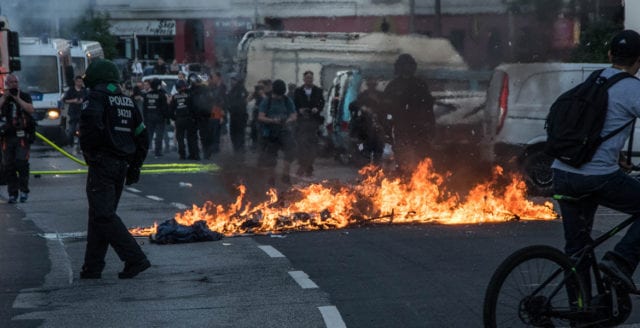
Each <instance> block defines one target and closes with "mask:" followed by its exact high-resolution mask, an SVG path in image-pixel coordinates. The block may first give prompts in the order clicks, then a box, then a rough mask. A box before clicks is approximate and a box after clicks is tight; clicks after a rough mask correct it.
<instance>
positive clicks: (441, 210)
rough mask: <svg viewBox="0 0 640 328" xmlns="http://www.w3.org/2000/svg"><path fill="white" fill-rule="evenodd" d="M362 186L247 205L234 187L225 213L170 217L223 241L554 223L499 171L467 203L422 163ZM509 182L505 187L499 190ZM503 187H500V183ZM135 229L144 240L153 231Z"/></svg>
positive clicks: (547, 207) (305, 191)
mask: <svg viewBox="0 0 640 328" xmlns="http://www.w3.org/2000/svg"><path fill="white" fill-rule="evenodd" d="M358 173H359V175H360V178H361V179H360V182H359V183H357V184H355V185H341V184H338V183H333V184H332V183H328V182H326V181H325V182H324V183H322V184H320V183H314V184H310V185H308V186H294V187H292V188H291V189H290V190H289V191H288V192H287V193H286V194H284V195H278V193H277V191H276V190H274V189H270V190H269V191H268V192H267V194H268V196H269V200H268V201H265V202H262V203H258V204H252V203H251V202H249V201H245V194H246V187H245V186H244V185H240V186H239V187H238V192H239V195H238V197H237V198H236V201H235V202H234V203H232V204H229V205H227V206H223V205H220V204H215V203H214V202H212V201H207V202H206V203H205V204H204V205H202V206H200V207H199V206H196V205H193V207H192V208H191V209H190V210H186V211H184V212H182V213H177V214H176V215H175V220H176V221H177V223H179V224H183V225H191V224H193V223H194V222H196V221H199V220H205V222H206V223H207V225H208V227H209V228H210V229H211V230H213V231H217V232H219V233H222V234H224V235H226V236H232V235H239V234H245V233H278V232H285V231H293V230H298V231H299V230H304V231H309V230H320V229H340V228H345V227H349V226H356V225H362V224H367V223H383V222H384V223H398V224H402V223H405V224H406V223H412V224H415V223H437V224H468V223H482V222H505V221H509V220H514V219H516V220H553V219H556V218H557V214H556V213H555V212H554V210H553V204H552V203H551V202H545V203H544V204H542V205H539V204H534V203H533V202H531V201H529V200H528V199H527V197H526V184H525V182H524V181H523V180H522V178H521V177H520V176H518V175H513V174H512V175H509V176H508V177H506V176H505V174H504V170H503V169H502V167H500V166H496V167H495V168H494V171H493V177H492V179H491V180H490V181H488V182H484V183H480V184H478V185H476V186H475V187H474V188H472V189H471V190H470V191H469V192H468V194H467V195H466V196H465V197H460V196H459V195H458V194H456V193H450V192H448V191H447V190H446V188H445V187H444V184H445V182H446V178H447V176H448V175H441V174H438V173H436V172H435V170H434V168H433V165H432V162H431V160H430V159H428V158H427V159H425V160H423V161H422V162H421V163H420V164H419V166H418V167H417V169H416V170H415V172H414V173H413V175H412V176H411V178H410V179H409V180H408V181H405V180H403V179H401V178H392V177H387V176H386V175H385V173H384V171H383V170H382V169H380V168H378V167H375V166H372V165H369V166H366V167H364V168H362V169H361V170H360V171H359V172H358ZM504 181H506V186H504V187H501V185H504V184H505V183H504ZM501 182H502V183H501ZM156 226H157V225H154V227H149V228H133V229H131V230H130V231H131V232H132V234H134V235H138V236H145V235H149V234H151V233H153V232H155V227H156Z"/></svg>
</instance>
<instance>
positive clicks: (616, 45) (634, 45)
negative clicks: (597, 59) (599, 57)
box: [610, 30, 640, 58]
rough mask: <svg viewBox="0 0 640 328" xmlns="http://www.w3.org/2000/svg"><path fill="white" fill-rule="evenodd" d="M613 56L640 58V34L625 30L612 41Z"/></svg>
mask: <svg viewBox="0 0 640 328" xmlns="http://www.w3.org/2000/svg"><path fill="white" fill-rule="evenodd" d="M610 50H611V55H612V56H614V57H620V58H637V57H640V34H638V32H636V31H633V30H624V31H622V32H620V33H618V34H617V35H616V36H614V37H613V39H612V40H611V48H610Z"/></svg>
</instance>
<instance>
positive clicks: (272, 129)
mask: <svg viewBox="0 0 640 328" xmlns="http://www.w3.org/2000/svg"><path fill="white" fill-rule="evenodd" d="M286 92H287V86H286V85H285V83H284V81H282V80H275V81H274V82H273V93H272V94H271V95H269V96H267V98H266V99H264V100H263V101H262V102H260V110H259V114H258V121H260V123H261V130H262V131H261V133H262V149H261V152H260V155H259V156H258V167H260V168H264V169H266V170H267V171H268V172H266V173H265V175H266V176H267V177H268V184H269V185H270V186H274V185H275V171H274V170H275V167H276V165H277V161H278V152H279V151H282V152H283V153H284V164H283V166H282V182H284V183H285V184H290V183H291V178H290V176H289V173H290V171H291V161H293V159H294V156H295V153H294V151H295V141H294V140H293V135H292V132H291V128H290V127H289V126H290V124H292V123H293V122H295V120H296V116H297V114H296V109H295V105H294V104H293V101H291V99H289V98H288V97H287V96H285V93H286Z"/></svg>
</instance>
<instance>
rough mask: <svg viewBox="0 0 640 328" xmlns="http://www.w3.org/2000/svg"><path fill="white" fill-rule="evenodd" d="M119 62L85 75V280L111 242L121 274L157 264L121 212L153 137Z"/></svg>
mask: <svg viewBox="0 0 640 328" xmlns="http://www.w3.org/2000/svg"><path fill="white" fill-rule="evenodd" d="M119 81H120V74H119V71H118V68H117V66H116V65H115V64H114V63H113V62H111V61H108V60H104V59H99V60H96V61H94V62H92V63H91V64H90V65H89V67H87V71H86V74H85V77H84V82H85V85H86V86H87V87H88V88H89V89H90V93H89V96H88V97H87V99H86V100H85V102H84V103H83V106H82V110H81V114H80V146H81V147H82V154H83V155H84V158H85V160H86V162H87V164H88V165H89V173H88V175H87V186H86V191H87V199H88V201H89V222H88V228H87V246H86V251H85V257H84V265H83V266H82V271H81V272H80V278H81V279H98V278H100V277H101V274H102V270H103V269H104V266H105V262H104V258H105V255H106V253H107V249H108V247H109V245H111V247H113V249H114V250H115V252H116V254H117V255H118V257H119V258H120V260H122V261H123V262H124V270H123V271H122V272H120V273H119V274H118V277H119V278H121V279H126V278H133V277H135V276H136V275H137V274H139V273H140V272H142V271H144V270H146V269H148V268H149V267H150V266H151V264H150V263H149V260H147V257H146V256H145V254H144V253H143V252H142V250H141V249H140V246H138V243H136V241H135V239H134V238H133V236H131V234H130V233H129V231H128V230H127V227H126V226H125V225H124V224H123V223H122V220H120V217H118V215H117V214H116V209H117V207H118V201H119V200H120V196H121V195H122V189H123V188H124V185H125V184H126V185H130V184H132V183H136V182H138V179H139V177H140V167H141V166H142V163H143V162H144V159H145V158H146V156H147V151H148V149H149V136H148V133H147V130H146V128H145V126H144V123H143V120H142V116H141V114H140V111H139V110H138V109H137V108H136V105H135V102H134V100H133V99H132V98H131V97H129V96H126V95H124V94H123V93H122V90H121V89H120V86H119V84H118V83H119Z"/></svg>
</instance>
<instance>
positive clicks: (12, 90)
mask: <svg viewBox="0 0 640 328" xmlns="http://www.w3.org/2000/svg"><path fill="white" fill-rule="evenodd" d="M9 93H10V94H11V95H12V96H17V95H18V89H9Z"/></svg>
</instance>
